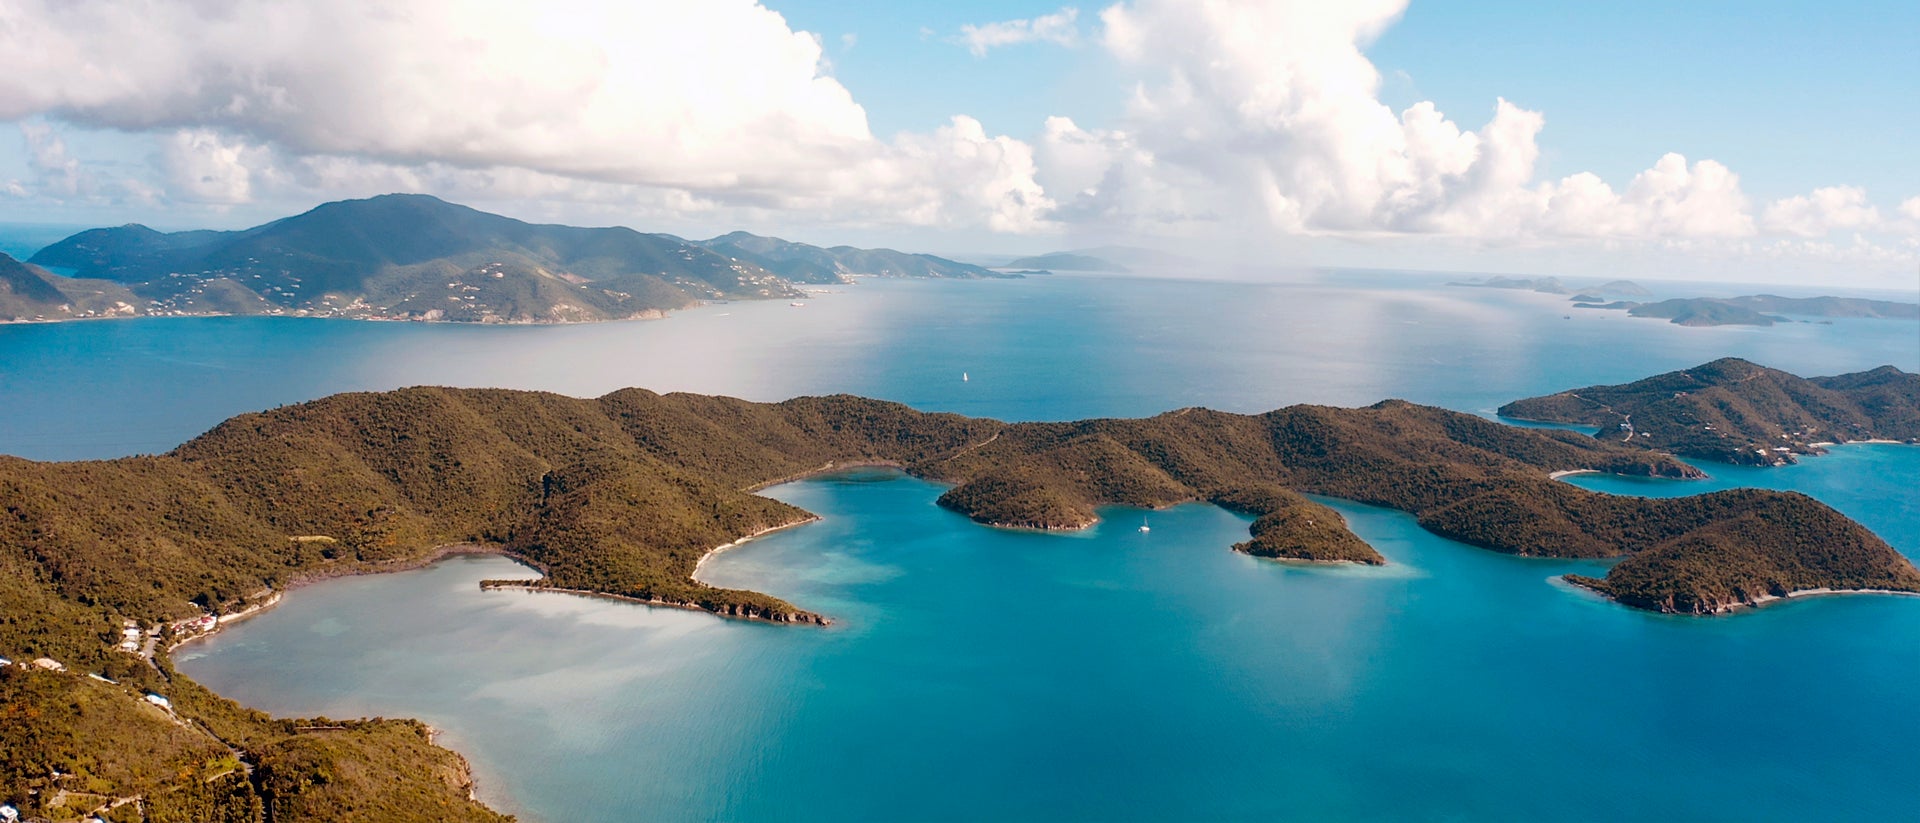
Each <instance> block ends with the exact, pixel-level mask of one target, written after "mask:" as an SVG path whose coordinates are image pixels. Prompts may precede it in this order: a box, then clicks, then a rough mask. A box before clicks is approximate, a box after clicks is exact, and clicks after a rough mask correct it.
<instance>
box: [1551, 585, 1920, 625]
mask: <svg viewBox="0 0 1920 823" xmlns="http://www.w3.org/2000/svg"><path fill="white" fill-rule="evenodd" d="M1571 577H1572V576H1571V575H1557V576H1556V577H1555V578H1554V579H1556V580H1559V581H1560V582H1562V583H1565V584H1566V585H1569V586H1572V587H1574V588H1575V589H1578V590H1580V591H1583V592H1586V593H1588V594H1592V595H1595V596H1598V597H1599V598H1600V599H1602V600H1605V601H1607V602H1608V603H1612V604H1614V605H1617V606H1621V607H1623V608H1628V609H1634V610H1636V611H1645V612H1653V613H1654V614H1668V615H1673V616H1676V617H1720V616H1723V615H1730V614H1736V613H1738V612H1740V611H1742V610H1746V609H1759V608H1762V607H1764V606H1768V605H1772V604H1775V603H1785V602H1788V601H1791V600H1804V599H1808V598H1815V597H1835V596H1840V595H1860V594H1882V595H1893V596H1895V597H1920V592H1907V591H1900V590H1898V589H1835V588H1829V587H1825V586H1821V587H1817V588H1811V589H1794V590H1792V591H1789V592H1787V593H1786V594H1763V595H1760V596H1758V597H1755V598H1753V599H1752V600H1751V601H1745V602H1737V603H1726V604H1723V605H1720V606H1718V607H1715V608H1714V609H1713V610H1712V611H1704V612H1679V611H1674V612H1668V611H1661V610H1658V609H1645V608H1641V607H1638V606H1632V605H1628V604H1627V603H1624V602H1621V600H1620V599H1619V598H1617V597H1614V596H1613V595H1610V594H1607V593H1606V592H1603V591H1601V590H1599V589H1596V588H1594V587H1592V586H1589V585H1587V584H1585V583H1582V582H1580V581H1578V580H1574V579H1571Z"/></svg>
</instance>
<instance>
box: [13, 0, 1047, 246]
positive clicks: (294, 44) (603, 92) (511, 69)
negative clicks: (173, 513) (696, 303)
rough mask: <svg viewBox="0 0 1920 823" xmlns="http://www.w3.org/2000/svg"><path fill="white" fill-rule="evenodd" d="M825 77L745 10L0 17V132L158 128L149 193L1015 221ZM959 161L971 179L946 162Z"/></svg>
mask: <svg viewBox="0 0 1920 823" xmlns="http://www.w3.org/2000/svg"><path fill="white" fill-rule="evenodd" d="M827 71H828V66H827V64H826V62H825V59H824V55H823V54H822V47H821V43H820V40H819V39H818V38H817V37H816V36H814V35H811V34H808V33H806V32H797V31H794V30H793V29H791V28H790V27H789V26H788V25H787V22H786V20H785V19H784V18H782V17H781V16H780V15H779V14H777V13H775V12H773V11H770V10H768V9H766V8H765V7H763V6H760V5H759V4H757V3H755V2H752V0H703V2H686V1H685V0H633V1H631V2H629V1H628V0H575V2H566V3H559V2H555V3H528V2H514V1H513V0H421V2H410V3H406V4H402V5H394V4H391V3H386V2H381V1H380V0H291V1H290V2H279V1H277V0H227V2H218V3H205V2H193V0H14V2H9V3H6V4H4V5H0V119H17V118H23V117H28V116H32V115H44V116H46V117H50V118H55V119H57V120H60V121H63V122H66V123H69V124H73V125H76V126H80V127H86V128H101V129H117V130H125V131H134V132H141V131H145V132H151V133H155V134H158V135H164V136H165V139H166V144H165V147H164V149H163V151H162V153H161V156H162V162H163V165H164V167H165V168H164V172H165V177H166V179H167V181H168V184H169V187H170V189H171V190H172V191H173V192H174V193H175V194H176V195H178V196H179V197H181V198H182V199H187V200H201V201H212V202H234V201H238V200H243V199H245V198H248V197H254V196H257V192H256V189H258V188H259V185H260V181H259V180H257V179H254V178H257V177H258V174H259V172H260V169H258V168H255V167H254V166H256V165H258V164H259V163H262V162H268V161H269V160H272V161H274V162H279V163H282V164H284V165H297V164H298V162H304V161H303V160H302V159H303V158H304V159H312V160H314V161H315V162H322V163H334V164H339V165H353V164H362V165H368V166H372V167H419V168H421V169H423V170H424V169H426V168H427V167H429V166H444V167H450V168H456V169H467V170H479V171H487V170H519V171H521V172H525V173H531V174H536V175H549V176H554V177H561V178H568V179H573V180H578V181H582V183H583V184H584V185H588V186H592V185H599V184H626V185H631V186H639V187H648V188H661V189H671V190H677V191H680V192H684V193H686V194H687V195H688V196H690V197H694V198H712V199H714V200H717V201H721V202H727V203H732V204H737V205H741V206H744V207H752V206H761V205H773V204H780V203H785V202H806V203H810V204H825V207H826V208H827V209H829V210H830V211H831V212H833V213H840V212H844V213H847V214H878V213H881V212H882V211H883V210H899V208H900V206H901V205H902V204H900V203H899V202H898V197H897V195H895V194H894V193H892V192H888V191H885V190H884V188H883V186H882V185H881V183H882V182H883V180H884V178H885V176H886V175H893V176H901V177H909V178H912V177H922V178H924V177H927V176H928V175H930V174H932V171H931V170H932V169H935V168H938V169H940V170H941V172H940V173H942V174H948V175H957V177H958V178H959V179H963V180H967V181H981V180H986V181H993V184H992V185H985V184H983V185H980V186H969V187H967V188H966V191H965V197H966V198H968V199H964V200H962V199H960V198H957V197H956V196H953V195H952V194H950V193H943V196H942V197H941V198H940V199H939V201H938V202H937V203H935V202H923V203H913V204H908V206H909V207H910V208H909V209H908V210H909V211H911V212H912V213H915V214H937V215H938V219H940V220H943V221H952V222H953V223H955V224H960V225H965V224H969V221H971V223H973V224H989V223H990V224H993V225H996V226H1024V227H1030V226H1033V225H1034V221H1033V220H1031V219H1029V218H1027V217H1024V216H1022V215H1021V214H1019V213H1018V212H1020V210H1021V209H1024V208H1027V206H1026V205H1025V204H1026V203H1029V202H1031V201H1033V200H1034V194H1035V191H1034V189H1035V187H1034V184H1033V183H1032V181H1031V179H1030V178H1029V179H1024V180H1023V179H1017V176H1009V175H1008V174H1007V171H1008V169H1010V168H1013V167H1017V166H1018V163H1017V162H1016V163H1014V164H1013V165H1012V166H1009V165H1003V164H1002V163H1003V161H1006V160H1007V159H1008V158H1009V157H1010V156H1011V155H1010V154H1009V153H1008V152H1005V151H979V150H978V149H979V145H978V144H977V143H976V142H975V141H970V140H964V139H962V140H954V139H949V136H950V135H949V136H943V135H946V130H941V131H940V132H936V133H933V134H924V135H906V136H903V137H902V138H899V139H897V140H895V141H891V142H889V141H882V140H879V139H876V138H875V137H874V136H873V135H872V134H871V132H870V130H869V128H868V125H867V119H866V112H865V110H864V109H863V108H862V107H861V106H860V105H859V104H858V103H856V102H855V101H854V100H853V98H852V95H851V94H850V93H849V92H848V91H847V89H846V88H845V87H844V86H842V85H841V84H840V83H839V82H838V81H836V80H834V79H833V78H832V77H831V76H829V75H828V74H827ZM1000 139H1004V138H996V139H993V140H986V142H989V143H993V142H994V140H1000ZM983 140H985V138H984V136H983ZM995 145H1004V144H1000V143H995ZM237 146H252V147H255V148H256V149H264V150H266V151H264V152H263V151H251V152H237V153H236V151H237V150H232V149H234V147H237ZM936 146H937V147H939V148H941V149H948V150H952V151H954V152H959V153H958V154H945V155H936V154H931V153H930V149H931V148H932V147H936ZM230 150H232V151H230ZM969 160H972V161H976V162H978V163H979V164H981V165H979V166H976V167H967V168H958V167H959V166H962V165H965V163H966V162H967V161H969ZM915 163H918V164H921V166H922V168H921V169H920V170H910V169H907V168H906V166H908V165H911V164H915ZM848 169H864V170H869V171H871V172H874V173H876V174H881V175H883V178H882V179H867V178H862V177H860V176H859V175H855V174H849V173H848V171H847V170H848ZM994 186H999V187H998V188H995V187H994ZM1015 204H1020V205H1015ZM1008 209H1013V211H1012V212H1009V211H1008Z"/></svg>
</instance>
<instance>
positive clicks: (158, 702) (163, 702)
mask: <svg viewBox="0 0 1920 823" xmlns="http://www.w3.org/2000/svg"><path fill="white" fill-rule="evenodd" d="M146 699H147V702H148V703H152V704H153V705H155V706H159V707H160V708H163V709H166V710H167V711H173V701H171V700H168V699H166V698H165V697H161V696H160V695H157V694H154V693H153V692H147V698H146Z"/></svg>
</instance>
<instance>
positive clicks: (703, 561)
mask: <svg viewBox="0 0 1920 823" xmlns="http://www.w3.org/2000/svg"><path fill="white" fill-rule="evenodd" d="M824 519H826V518H823V517H821V516H820V515H817V514H810V515H808V516H806V517H803V518H801V519H799V520H795V521H793V522H791V523H782V524H780V525H778V526H769V527H767V528H764V529H761V530H759V531H757V532H754V533H752V534H749V535H747V536H745V537H742V538H740V539H738V540H734V541H732V542H730V543H722V544H720V545H718V546H714V547H713V548H711V549H708V550H707V553H706V554H703V555H700V559H699V560H697V561H694V564H693V571H691V572H688V573H687V579H688V580H692V581H693V582H695V583H699V584H702V585H707V586H711V585H713V584H712V583H708V582H707V581H705V580H701V579H700V570H701V569H703V568H705V567H706V565H707V561H708V560H712V559H713V556H714V555H717V554H719V553H721V552H724V551H726V550H728V549H737V548H739V547H741V546H743V545H745V544H746V543H747V541H749V540H753V539H755V538H758V537H765V536H766V535H769V534H773V533H774V532H777V531H785V530H787V529H791V528H795V527H798V526H805V525H807V524H808V523H818V522H820V521H821V520H824ZM553 591H559V590H558V589H554V590H553ZM629 599H630V598H629ZM696 608H697V607H696ZM703 611H704V609H703Z"/></svg>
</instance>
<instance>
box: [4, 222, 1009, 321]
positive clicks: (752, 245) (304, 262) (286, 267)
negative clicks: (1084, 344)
mask: <svg viewBox="0 0 1920 823" xmlns="http://www.w3.org/2000/svg"><path fill="white" fill-rule="evenodd" d="M31 262H32V263H33V264H34V265H36V266H41V267H49V268H57V269H61V270H63V271H71V272H72V273H73V274H74V275H75V277H77V278H81V279H74V280H70V279H68V278H63V277H56V276H53V275H50V274H47V273H46V272H45V271H43V270H42V269H31V270H30V272H29V274H31V276H29V275H28V274H21V273H19V272H13V273H11V274H10V275H8V276H9V278H10V279H9V280H8V281H7V282H8V283H10V284H11V285H9V286H8V292H7V296H6V297H5V298H0V317H5V316H14V317H19V318H23V319H35V318H38V319H63V318H65V317H69V316H98V315H99V314H100V313H103V312H108V311H113V312H118V313H122V314H168V315H194V314H292V315H305V316H321V317H356V318H368V319H408V320H446V321H466V322H483V323H487V322H491V323H503V322H504V323H542V322H581V321H593V320H615V319H622V318H631V317H644V316H657V315H658V314H660V313H661V312H663V311H665V310H668V309H676V308H681V307H684V306H688V305H691V304H693V303H695V302H697V301H699V300H703V299H723V298H724V299H754V298H789V297H798V296H800V295H801V294H802V292H800V291H799V290H797V289H795V288H794V284H795V283H833V282H840V281H841V280H842V279H843V278H844V277H846V276H847V275H853V274H871V275H877V276H881V277H962V278H970V277H1007V276H1011V275H1002V274H998V273H995V272H993V271H990V270H988V269H984V268H981V267H979V266H972V265H968V264H965V263H956V262H954V261H952V260H947V259H945V258H940V257H934V256H932V255H924V254H907V253H904V252H898V251H894V250H892V249H856V248H853V247H851V246H836V247H834V248H831V249H823V248H820V247H818V246H809V245H806V244H804V243H789V242H787V241H784V240H780V239H777V238H771V237H759V236H756V235H752V234H747V233H745V232H735V233H733V234H729V235H724V236H722V237H717V238H714V239H712V240H708V241H703V242H690V241H687V240H683V239H681V238H678V237H674V236H671V235H666V234H646V233H642V232H637V231H634V230H632V229H627V228H575V227H572V226H555V225H536V224H532V223H526V222H522V221H519V220H514V219H512V218H509V217H502V216H499V215H496V214H488V213H486V212H483V211H478V210H476V209H471V208H468V207H466V206H460V205H455V204H452V203H448V202H445V201H443V200H440V199H438V198H434V197H429V196H426V195H417V194H390V195H384V196H381V197H374V198H370V199H367V200H347V201H341V202H337V203H327V204H325V205H322V206H319V207H317V208H315V209H313V210H312V211H309V212H306V213H305V214H300V215H296V216H293V217H288V218H286V219H283V220H277V221H274V222H272V223H268V224H266V225H263V226H256V227H254V228H251V229H246V230H244V231H188V232H174V233H165V232H159V231H155V230H153V229H150V228H148V227H146V226H140V225H128V226H120V227H117V228H104V229H90V230H88V231H83V232H80V233H79V234H76V235H73V236H72V237H68V238H67V239H65V240H62V241H60V242H58V243H55V244H53V245H51V246H48V247H46V248H44V249H41V250H40V251H39V253H37V254H35V255H34V256H33V258H32V259H31ZM15 265H16V266H18V264H17V263H16V264H15ZM83 284H91V285H83ZM49 289H51V290H52V291H49ZM80 292H85V294H80ZM55 293H59V294H60V297H59V299H55V297H54V294H55ZM82 297H88V298H90V299H87V300H80V298H82ZM108 297H111V298H112V299H111V300H105V298H108ZM76 300H79V303H75V302H74V301H76ZM103 300H105V302H104V303H103V302H102V301H103ZM68 304H70V305H69V309H68V310H65V311H60V310H57V309H58V307H59V306H60V305H68ZM121 304H124V307H121ZM89 311H91V312H94V313H95V314H94V315H83V313H84V312H89Z"/></svg>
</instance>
